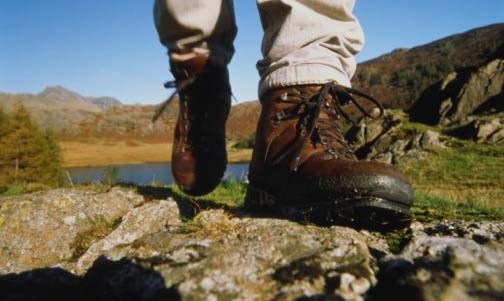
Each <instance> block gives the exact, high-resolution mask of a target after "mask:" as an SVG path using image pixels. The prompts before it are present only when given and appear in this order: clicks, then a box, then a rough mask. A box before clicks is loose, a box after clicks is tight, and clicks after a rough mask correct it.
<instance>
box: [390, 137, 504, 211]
mask: <svg viewBox="0 0 504 301" xmlns="http://www.w3.org/2000/svg"><path fill="white" fill-rule="evenodd" d="M456 143H457V145H454V147H453V148H447V149H438V150H431V151H430V152H429V156H428V158H427V159H426V160H421V161H416V162H410V163H403V164H400V165H399V169H401V170H402V171H403V172H404V173H405V174H406V175H407V176H408V178H409V179H410V181H411V182H412V183H413V185H414V187H415V190H416V191H417V193H419V194H421V195H426V196H431V197H434V198H441V199H445V200H450V201H452V202H457V203H465V204H467V203H478V204H484V205H485V206H489V207H504V146H498V145H482V144H476V143H473V142H460V141H458V142H456Z"/></svg>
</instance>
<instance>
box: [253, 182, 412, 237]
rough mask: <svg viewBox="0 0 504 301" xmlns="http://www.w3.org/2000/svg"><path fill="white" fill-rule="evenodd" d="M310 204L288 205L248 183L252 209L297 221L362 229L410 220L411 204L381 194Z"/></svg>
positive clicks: (383, 228)
mask: <svg viewBox="0 0 504 301" xmlns="http://www.w3.org/2000/svg"><path fill="white" fill-rule="evenodd" d="M306 203H307V204H310V205H308V206H293V205H286V204H283V203H282V202H280V201H279V200H278V199H277V198H276V197H275V196H274V195H272V194H270V193H268V192H266V191H265V190H262V189H259V188H257V187H254V186H251V185H249V186H248V188H247V193H246V196H245V208H246V209H247V210H249V211H251V212H267V213H271V214H273V215H274V216H279V217H283V218H287V219H290V220H295V221H307V222H312V223H314V224H318V225H324V226H328V225H344V226H351V227H354V228H359V229H368V230H377V231H388V230H395V229H399V228H404V227H406V226H408V225H409V224H410V222H411V215H410V208H409V206H408V205H405V204H401V203H397V202H394V201H390V200H386V199H382V198H378V197H363V196H359V197H356V198H350V199H349V198H346V199H334V200H328V201H325V202H321V203H310V202H306Z"/></svg>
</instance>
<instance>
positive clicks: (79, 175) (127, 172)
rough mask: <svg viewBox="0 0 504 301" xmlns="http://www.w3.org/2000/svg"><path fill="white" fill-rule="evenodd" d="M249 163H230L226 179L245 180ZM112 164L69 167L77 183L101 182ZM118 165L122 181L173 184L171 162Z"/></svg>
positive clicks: (143, 183) (71, 175)
mask: <svg viewBox="0 0 504 301" xmlns="http://www.w3.org/2000/svg"><path fill="white" fill-rule="evenodd" d="M248 166H249V164H248V163H237V164H228V167H227V169H226V172H225V174H224V178H223V179H224V180H230V179H235V180H239V181H245V180H246V178H247V172H248ZM110 167H112V166H99V167H73V168H67V171H68V172H69V173H70V177H71V178H72V181H73V182H74V183H75V184H78V183H91V182H100V181H101V180H102V179H103V178H104V174H105V173H106V172H107V169H109V170H110ZM113 167H117V172H118V180H119V181H120V182H128V183H135V184H139V185H149V184H152V183H163V184H165V185H169V184H173V183H174V182H173V176H172V172H171V164H170V163H144V164H125V165H113Z"/></svg>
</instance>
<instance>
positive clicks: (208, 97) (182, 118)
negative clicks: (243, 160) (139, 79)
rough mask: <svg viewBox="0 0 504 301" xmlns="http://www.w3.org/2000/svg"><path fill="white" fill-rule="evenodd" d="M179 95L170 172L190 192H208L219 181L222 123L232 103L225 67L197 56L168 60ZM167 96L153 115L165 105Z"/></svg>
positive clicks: (223, 144)
mask: <svg viewBox="0 0 504 301" xmlns="http://www.w3.org/2000/svg"><path fill="white" fill-rule="evenodd" d="M170 65H171V71H172V73H173V76H174V77H175V81H174V82H169V83H167V84H165V86H166V87H167V88H170V87H173V88H176V89H177V91H176V93H178V95H179V115H178V120H177V124H176V126H175V138H174V142H173V153H172V173H173V177H174V178H175V181H176V183H177V184H178V186H179V187H180V188H181V189H182V190H183V191H184V192H185V193H188V194H191V195H203V194H207V193H209V192H211V191H212V190H213V189H214V188H215V187H216V186H217V184H219V182H220V180H221V178H222V176H223V175H224V171H225V170H226V164H227V153H226V140H225V137H226V134H225V124H226V120H227V116H228V114H229V110H230V105H231V88H230V85H229V74H228V70H227V67H225V66H224V67H223V66H217V65H214V64H212V63H211V62H210V61H209V60H208V58H207V57H205V56H197V57H195V58H192V59H190V60H186V61H183V62H174V61H171V62H170ZM171 98H173V95H172V97H170V99H168V100H167V101H166V102H165V103H164V104H163V105H162V106H161V107H160V109H159V110H158V112H157V113H156V115H155V116H154V120H155V119H157V117H158V116H159V115H160V114H161V112H162V111H163V110H164V108H165V107H166V106H167V104H168V103H169V101H170V100H171Z"/></svg>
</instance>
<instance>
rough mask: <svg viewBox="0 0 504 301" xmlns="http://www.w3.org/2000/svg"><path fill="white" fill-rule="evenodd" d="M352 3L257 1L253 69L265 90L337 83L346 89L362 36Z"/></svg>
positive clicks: (330, 0) (334, 0)
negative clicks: (259, 39)
mask: <svg viewBox="0 0 504 301" xmlns="http://www.w3.org/2000/svg"><path fill="white" fill-rule="evenodd" d="M354 4H355V0H303V1H301V0H257V5H258V8H259V13H260V16H261V22H262V26H263V29H264V38H263V43H262V54H263V59H262V60H260V61H259V62H258V64H257V68H258V70H259V74H260V76H261V82H260V87H259V94H260V96H261V95H263V94H264V93H265V92H266V91H267V90H269V89H271V88H277V87H285V86H291V85H299V84H316V83H327V82H329V81H336V82H338V83H339V84H341V85H345V86H350V78H351V77H352V76H353V74H354V72H355V67H356V63H355V58H354V56H355V54H356V53H357V52H359V51H360V50H361V48H362V46H363V44H364V34H363V32H362V29H361V26H360V24H359V22H358V20H357V19H356V18H355V16H354V15H353V13H352V10H353V7H354Z"/></svg>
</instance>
